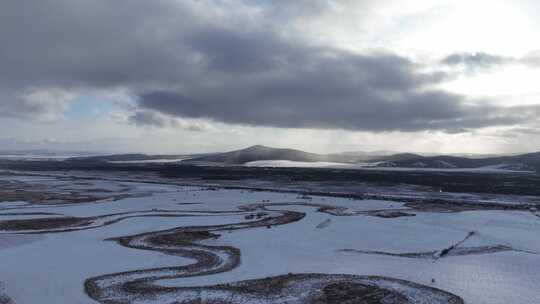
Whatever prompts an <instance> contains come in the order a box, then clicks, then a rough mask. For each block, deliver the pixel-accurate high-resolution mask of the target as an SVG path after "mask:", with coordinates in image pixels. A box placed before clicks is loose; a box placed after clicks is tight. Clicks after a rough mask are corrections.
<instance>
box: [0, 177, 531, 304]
mask: <svg viewBox="0 0 540 304" xmlns="http://www.w3.org/2000/svg"><path fill="white" fill-rule="evenodd" d="M9 178H12V179H18V180H23V181H26V182H32V181H33V182H36V181H38V182H39V183H40V184H42V185H50V187H51V188H54V187H57V188H58V187H59V183H60V184H61V183H66V181H65V180H64V181H63V182H59V180H58V179H55V178H37V177H15V176H11V177H9ZM82 181H84V180H82ZM82 181H81V180H78V181H77V182H78V183H77V184H76V185H75V186H77V187H83V188H84V187H85V186H84V185H85V184H84V183H82ZM88 182H89V185H88V186H87V187H89V188H93V187H95V183H97V184H98V185H99V188H101V189H105V188H108V189H109V190H111V191H129V192H133V193H138V194H140V193H144V194H145V195H137V196H134V197H126V198H123V199H120V200H116V201H112V200H109V199H104V200H101V201H98V202H92V203H78V204H67V205H66V204H62V205H41V206H38V207H39V208H37V209H36V208H31V209H26V208H30V207H36V206H32V205H28V204H17V203H7V202H0V223H1V222H2V221H6V220H14V219H35V218H41V217H43V215H35V214H24V213H29V212H36V211H39V212H42V213H47V212H48V213H54V214H58V215H57V216H63V217H66V216H71V217H85V218H89V217H96V218H99V219H100V221H97V223H98V224H95V225H89V226H81V227H76V228H75V229H74V231H70V232H61V233H37V234H32V233H30V234H17V233H16V232H19V233H20V232H21V231H9V230H3V231H0V282H2V287H3V292H4V293H5V294H6V295H7V296H8V297H10V298H11V299H12V301H13V302H14V303H96V302H95V301H93V300H92V299H90V298H89V297H88V296H87V295H86V294H85V289H84V283H85V280H86V279H88V278H91V277H96V276H100V275H105V274H113V273H118V272H124V271H133V270H142V269H149V268H159V267H173V266H180V265H188V264H190V263H192V262H193V260H191V259H188V258H182V257H178V256H175V255H170V254H164V253H160V252H157V251H147V250H137V249H132V248H128V247H124V246H121V245H119V244H118V243H116V242H113V241H107V239H109V238H113V237H120V236H126V235H134V234H139V233H147V232H151V231H159V230H164V229H171V228H175V227H179V226H206V225H222V224H231V223H240V222H246V218H245V215H246V213H245V212H244V211H242V210H241V208H242V206H246V205H249V204H254V203H264V204H267V208H268V209H270V210H275V211H280V210H287V211H296V212H301V213H305V217H303V218H302V219H301V220H299V221H295V222H291V223H287V224H284V225H276V226H272V227H270V228H267V227H255V228H250V229H240V230H234V231H233V230H231V231H228V232H217V234H219V235H220V237H219V238H217V239H208V240H204V241H202V242H201V243H202V244H204V245H211V246H233V247H236V248H238V249H239V250H240V252H241V263H240V265H239V266H238V267H236V268H234V269H232V270H230V271H226V272H222V273H217V274H212V275H204V276H195V277H191V278H178V279H168V280H160V281H158V282H157V284H159V285H161V286H172V287H178V286H205V285H214V284H220V283H229V282H237V281H242V280H248V279H260V278H265V277H268V276H277V275H284V274H287V273H325V274H353V275H362V276H363V275H376V276H384V277H389V278H395V279H402V280H407V281H411V282H415V283H419V284H422V285H427V286H430V287H434V288H438V289H441V290H444V291H447V292H450V293H452V294H455V295H457V296H459V297H461V298H463V299H464V301H465V303H469V304H507V303H513V304H531V303H540V302H539V301H540V300H539V299H540V255H538V254H537V253H538V252H540V241H538V235H540V218H539V217H537V216H535V215H534V214H532V213H530V212H518V211H481V210H480V211H468V212H459V213H434V212H425V211H419V210H409V211H408V212H410V213H413V214H415V215H416V216H414V217H398V218H380V217H376V216H370V215H369V213H361V212H363V211H373V210H397V209H399V210H407V208H406V207H404V206H403V204H402V203H398V202H392V201H380V200H351V199H347V198H339V197H325V196H311V197H309V196H299V195H297V194H294V193H278V192H264V191H258V192H254V191H247V190H223V189H222V190H216V189H207V188H201V187H182V186H176V185H162V184H145V183H135V182H123V183H117V182H111V181H108V182H104V181H99V180H97V181H95V180H94V181H88ZM62 187H63V186H62ZM273 204H274V206H272V205H273ZM319 205H325V206H335V207H344V208H346V209H345V210H346V212H344V213H343V215H342V216H335V215H332V214H329V213H323V212H319V210H318V209H319V208H318V207H317V206H319ZM7 206H9V209H7V208H6V209H5V207H7ZM216 211H220V212H221V213H216ZM164 212H171V213H174V214H184V215H185V216H183V217H175V216H167V217H163V216H162V215H163V213H164ZM118 213H126V214H132V215H133V217H129V218H124V219H120V220H118V221H116V222H114V223H110V224H106V222H107V221H106V219H107V218H106V217H102V216H107V215H109V216H110V215H111V214H118ZM143 215H144V216H143ZM321 224H322V225H321ZM0 225H1V224H0ZM471 231H474V232H475V233H474V235H473V236H472V237H470V238H469V239H467V241H466V242H465V243H464V244H462V245H461V246H495V245H505V246H508V247H511V248H513V249H515V250H509V251H504V252H496V253H485V254H474V255H460V256H448V257H444V258H440V259H437V260H434V259H414V258H404V257H396V256H388V255H372V254H363V253H360V252H355V251H354V250H357V251H380V252H390V253H408V252H428V251H435V250H441V249H444V248H447V247H449V246H451V245H452V244H455V243H457V242H459V241H460V240H462V239H464V237H466V236H467V234H468V233H469V232H471ZM22 232H32V231H31V229H30V230H28V229H27V230H24V231H22ZM34 232H44V230H40V229H36V230H35V231H34ZM145 301H146V302H144V303H161V302H159V301H157V300H156V301H154V302H152V301H147V300H145ZM426 303H430V302H426Z"/></svg>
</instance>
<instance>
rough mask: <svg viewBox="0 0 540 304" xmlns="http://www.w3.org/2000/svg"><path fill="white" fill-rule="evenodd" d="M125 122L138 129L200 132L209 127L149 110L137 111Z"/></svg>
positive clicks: (202, 123)
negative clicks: (155, 128)
mask: <svg viewBox="0 0 540 304" xmlns="http://www.w3.org/2000/svg"><path fill="white" fill-rule="evenodd" d="M127 121H128V122H129V123H131V124H134V125H136V126H139V127H157V128H174V129H183V130H186V131H195V132H202V131H208V130H210V129H211V127H210V126H209V125H208V124H207V123H204V122H198V121H188V120H185V119H178V118H174V117H170V116H168V115H164V114H161V113H159V112H156V111H150V110H137V111H135V113H133V114H131V115H130V116H128V117H127Z"/></svg>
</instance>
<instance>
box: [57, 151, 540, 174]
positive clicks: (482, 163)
mask: <svg viewBox="0 0 540 304" xmlns="http://www.w3.org/2000/svg"><path fill="white" fill-rule="evenodd" d="M152 160H172V161H174V160H178V161H180V160H182V163H185V164H194V165H197V164H206V165H245V164H247V163H250V162H257V161H272V160H280V161H290V162H303V163H306V162H309V163H314V162H330V163H343V164H359V165H361V164H367V163H369V166H371V167H403V168H438V169H459V168H480V167H486V166H498V167H501V168H502V167H504V168H517V169H519V170H537V171H540V152H536V153H528V154H521V155H512V156H495V157H485V158H479V157H476V158H471V157H460V156H454V155H439V156H423V155H419V154H414V153H395V154H391V155H374V154H372V153H368V152H345V153H333V154H318V153H310V152H305V151H302V150H297V149H288V148H272V147H267V146H262V145H255V146H251V147H248V148H245V149H240V150H234V151H229V152H223V153H207V154H192V155H146V154H116V155H104V156H87V157H85V156H83V157H74V158H70V159H68V160H67V161H79V162H80V161H83V162H121V161H141V162H143V161H152Z"/></svg>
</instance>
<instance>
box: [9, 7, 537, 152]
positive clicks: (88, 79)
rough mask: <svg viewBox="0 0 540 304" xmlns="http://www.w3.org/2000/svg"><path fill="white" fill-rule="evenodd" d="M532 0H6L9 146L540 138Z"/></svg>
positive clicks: (503, 146) (469, 142)
mask: <svg viewBox="0 0 540 304" xmlns="http://www.w3.org/2000/svg"><path fill="white" fill-rule="evenodd" d="M539 36H540V4H538V1H535V0H528V1H516V0H513V1H496V0H489V1H488V0H486V1H483V0H466V1H465V0H464V1H459V0H439V1H437V0H426V1H424V0H410V1H407V0H375V1H361V0H356V1H353V0H350V1H348V0H343V1H338V0H336V1H331V0H320V1H317V0H300V1H291V0H274V1H263V0H238V1H233V0H197V1H190V0H185V1H181V0H153V1H147V0H140V1H136V0H130V1H127V0H126V1H124V0H114V1H113V0H110V1H105V0H103V1H87V0H85V1H78V0H27V1H1V2H0V67H1V71H2V72H1V73H0V147H2V148H3V149H54V150H85V151H102V152H147V153H184V152H207V151H222V150H230V149H236V148H242V147H245V146H249V145H253V144H264V145H270V146H278V147H293V148H300V149H304V150H309V151H314V152H336V151H355V150H358V151H375V150H393V151H409V152H433V153H457V152H463V153H517V152H529V151H539V150H540V115H539V114H540V85H539V84H538V79H540V39H538V37H539Z"/></svg>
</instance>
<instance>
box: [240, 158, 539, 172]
mask: <svg viewBox="0 0 540 304" xmlns="http://www.w3.org/2000/svg"><path fill="white" fill-rule="evenodd" d="M246 166H248V167H275V168H332V169H356V170H380V171H419V172H422V171H427V172H430V171H431V172H467V173H515V172H529V173H532V172H533V171H530V170H527V169H519V170H517V169H514V168H513V167H511V166H509V165H508V164H498V165H491V166H483V167H478V168H422V167H392V166H388V167H385V166H379V163H354V164H350V163H336V162H299V161H291V160H258V161H252V162H248V163H246Z"/></svg>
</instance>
